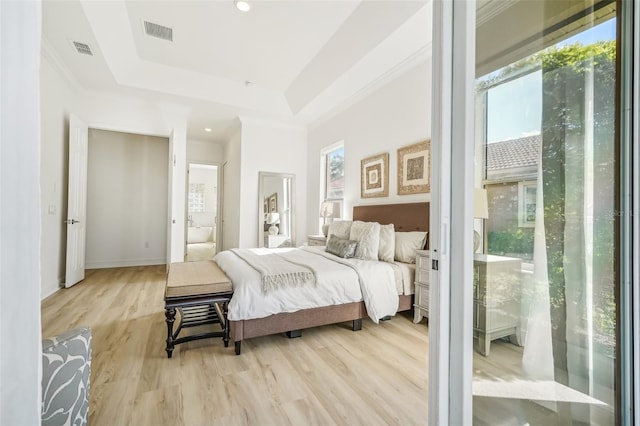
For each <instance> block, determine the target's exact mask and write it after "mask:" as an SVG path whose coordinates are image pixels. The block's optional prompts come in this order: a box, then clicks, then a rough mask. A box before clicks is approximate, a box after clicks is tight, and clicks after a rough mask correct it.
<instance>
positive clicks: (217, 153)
mask: <svg viewBox="0 0 640 426" xmlns="http://www.w3.org/2000/svg"><path fill="white" fill-rule="evenodd" d="M223 146H224V145H223V144H222V143H218V142H209V141H200V140H197V139H187V162H188V163H203V164H222V158H223V155H224V149H223Z"/></svg>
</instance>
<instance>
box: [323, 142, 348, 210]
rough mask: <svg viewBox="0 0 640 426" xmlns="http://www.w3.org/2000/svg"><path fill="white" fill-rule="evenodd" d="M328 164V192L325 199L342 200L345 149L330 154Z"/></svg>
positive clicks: (341, 148)
mask: <svg viewBox="0 0 640 426" xmlns="http://www.w3.org/2000/svg"><path fill="white" fill-rule="evenodd" d="M326 164H327V171H326V178H327V182H326V188H327V190H326V196H325V199H329V198H342V197H343V196H344V147H340V148H338V149H335V150H333V151H331V152H329V153H328V154H327V158H326Z"/></svg>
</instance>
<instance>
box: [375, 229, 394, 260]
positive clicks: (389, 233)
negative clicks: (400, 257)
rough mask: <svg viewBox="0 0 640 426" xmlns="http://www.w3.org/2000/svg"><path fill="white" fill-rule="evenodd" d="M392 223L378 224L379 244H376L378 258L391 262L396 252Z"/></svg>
mask: <svg viewBox="0 0 640 426" xmlns="http://www.w3.org/2000/svg"><path fill="white" fill-rule="evenodd" d="M394 234H395V231H394V229H393V223H390V224H389V225H380V244H379V245H378V260H382V261H383V262H393V258H394V255H395V252H396V237H395V235H394Z"/></svg>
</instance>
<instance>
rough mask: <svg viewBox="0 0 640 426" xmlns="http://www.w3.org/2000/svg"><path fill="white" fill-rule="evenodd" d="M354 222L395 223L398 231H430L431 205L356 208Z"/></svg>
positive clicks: (410, 204)
mask: <svg viewBox="0 0 640 426" xmlns="http://www.w3.org/2000/svg"><path fill="white" fill-rule="evenodd" d="M353 220H361V221H363V222H378V223H380V224H382V225H387V224H389V223H393V225H394V229H395V230H396V231H429V203H408V204H375V205H369V206H354V207H353Z"/></svg>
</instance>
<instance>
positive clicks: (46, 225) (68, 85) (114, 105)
mask: <svg viewBox="0 0 640 426" xmlns="http://www.w3.org/2000/svg"><path fill="white" fill-rule="evenodd" d="M57 63H58V62H57V60H56V59H55V58H54V57H52V56H50V53H49V52H47V51H43V52H42V56H41V68H40V82H41V87H40V98H41V125H42V128H41V139H42V148H41V151H42V155H41V158H42V162H41V175H42V178H41V185H42V210H41V224H42V271H41V275H42V297H43V298H44V297H47V296H49V295H50V294H51V293H53V292H54V291H56V290H57V289H58V288H59V284H60V282H61V281H62V280H63V279H64V274H65V256H66V254H65V249H66V228H65V226H64V224H63V223H62V221H63V220H64V219H65V218H66V211H67V208H66V203H67V174H68V170H67V168H68V160H67V156H68V132H69V130H68V127H69V126H68V120H69V113H70V112H73V113H76V114H77V115H78V116H79V117H80V118H81V119H82V120H83V121H85V122H86V123H87V124H88V125H89V127H91V128H100V129H109V130H116V131H127V132H130V133H138V134H144V135H156V136H165V137H167V136H169V135H171V134H172V132H173V129H174V128H177V129H182V130H180V131H179V133H180V135H179V137H178V138H177V140H178V141H179V144H178V145H180V146H178V154H179V156H180V159H181V161H182V163H181V164H178V166H179V168H180V169H181V171H180V172H179V174H180V173H181V175H182V181H181V182H178V183H177V186H180V185H181V189H180V191H179V192H180V194H178V196H181V197H182V199H181V201H180V203H177V202H176V206H177V209H178V210H177V212H176V215H177V216H179V220H180V223H181V224H183V223H184V182H185V175H186V173H185V167H186V166H185V164H186V163H185V162H186V159H185V157H186V153H185V151H186V148H185V145H186V132H185V131H184V129H185V125H186V116H187V113H188V111H186V110H185V109H184V108H182V107H180V106H176V105H171V104H167V103H159V102H146V101H141V100H138V99H133V98H128V97H124V96H120V95H116V94H106V93H99V92H94V91H89V90H86V89H83V88H82V87H80V86H78V85H77V83H75V82H74V81H73V77H72V76H69V74H67V73H66V72H65V71H64V70H62V69H60V68H59V67H58V65H57ZM190 145H191V146H192V147H195V148H193V149H192V154H193V155H192V159H193V160H200V158H199V157H200V156H202V157H203V158H202V160H201V161H211V159H212V157H211V156H214V157H215V155H217V154H216V149H217V150H218V151H217V152H218V153H220V152H221V151H222V149H221V148H219V147H218V148H216V147H215V145H212V146H211V148H212V149H211V150H210V152H207V151H208V150H207V149H206V148H202V147H201V146H200V145H202V144H201V143H198V142H197V141H196V142H193V143H192V144H190ZM165 165H166V166H167V167H168V163H165ZM178 204H179V205H178ZM166 210H167V208H166V207H165V211H166ZM50 211H51V212H52V213H49V212H50ZM171 229H172V230H174V232H176V235H177V237H176V240H177V241H179V240H180V239H182V241H184V238H183V237H184V227H183V226H181V227H180V229H177V227H176V228H171ZM178 248H180V250H178ZM175 249H176V250H178V251H177V252H176V257H177V258H181V257H182V256H184V244H183V243H176V247H175Z"/></svg>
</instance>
